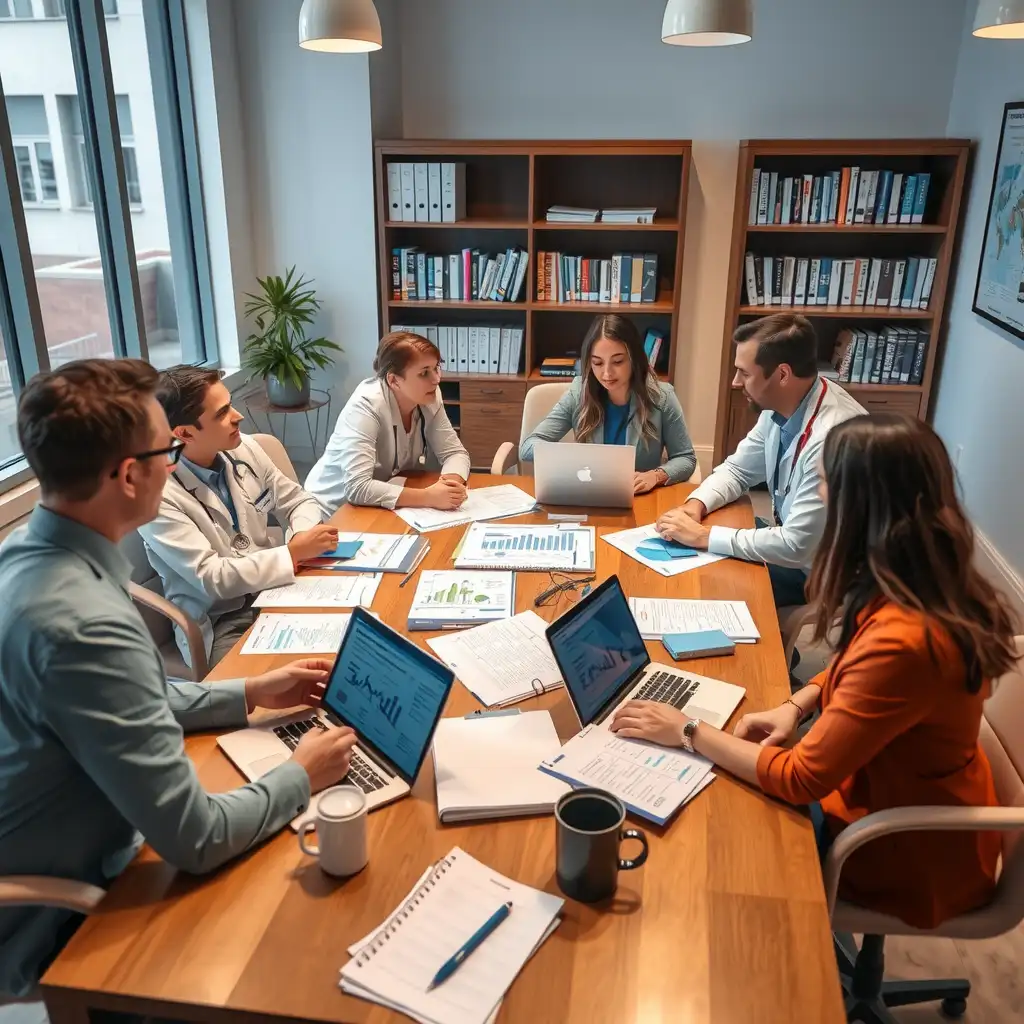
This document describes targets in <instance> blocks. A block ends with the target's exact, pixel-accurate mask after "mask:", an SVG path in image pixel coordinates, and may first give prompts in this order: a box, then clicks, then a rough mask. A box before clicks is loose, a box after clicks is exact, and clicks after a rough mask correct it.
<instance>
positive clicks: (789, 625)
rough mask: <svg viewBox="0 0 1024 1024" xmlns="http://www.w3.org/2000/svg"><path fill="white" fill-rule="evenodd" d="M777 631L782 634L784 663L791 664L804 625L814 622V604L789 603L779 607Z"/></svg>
mask: <svg viewBox="0 0 1024 1024" xmlns="http://www.w3.org/2000/svg"><path fill="white" fill-rule="evenodd" d="M778 614H779V632H780V633H781V634H782V649H783V651H784V652H785V654H786V664H787V665H792V664H793V651H794V649H795V648H796V642H797V640H798V639H799V637H800V631H801V630H802V629H803V628H804V626H809V625H811V623H812V622H814V606H813V605H810V604H789V605H785V606H784V607H782V608H780V609H779V612H778Z"/></svg>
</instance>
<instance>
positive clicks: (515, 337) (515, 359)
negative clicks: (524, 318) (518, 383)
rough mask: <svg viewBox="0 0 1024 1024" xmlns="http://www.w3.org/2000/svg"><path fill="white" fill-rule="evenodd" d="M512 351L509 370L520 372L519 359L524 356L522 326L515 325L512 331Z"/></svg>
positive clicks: (510, 371)
mask: <svg viewBox="0 0 1024 1024" xmlns="http://www.w3.org/2000/svg"><path fill="white" fill-rule="evenodd" d="M509 347H510V349H511V352H510V354H509V360H508V372H509V373H518V372H519V360H520V359H522V356H523V329H522V327H513V328H512V331H511V343H510V346H509Z"/></svg>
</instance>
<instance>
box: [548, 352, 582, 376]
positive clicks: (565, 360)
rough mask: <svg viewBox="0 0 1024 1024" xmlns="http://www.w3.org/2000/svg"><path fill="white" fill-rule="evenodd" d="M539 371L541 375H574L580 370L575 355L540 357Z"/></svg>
mask: <svg viewBox="0 0 1024 1024" xmlns="http://www.w3.org/2000/svg"><path fill="white" fill-rule="evenodd" d="M539 372H540V375H541V376H542V377H576V376H578V375H579V372H580V361H579V358H578V357H577V356H556V357H550V358H548V359H542V360H541V363H540V370H539Z"/></svg>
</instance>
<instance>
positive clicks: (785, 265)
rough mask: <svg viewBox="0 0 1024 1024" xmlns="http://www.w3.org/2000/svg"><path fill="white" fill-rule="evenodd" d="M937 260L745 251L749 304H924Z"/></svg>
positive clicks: (922, 306) (917, 306)
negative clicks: (814, 255)
mask: <svg viewBox="0 0 1024 1024" xmlns="http://www.w3.org/2000/svg"><path fill="white" fill-rule="evenodd" d="M937 265H938V261H937V260H935V259H933V258H929V257H917V256H910V257H908V258H906V259H869V258H866V257H865V258H862V259H838V258H836V259H833V258H831V257H827V256H822V257H818V258H811V257H804V256H755V255H754V254H753V253H752V252H748V253H747V254H746V257H745V269H746V291H747V305H749V306H888V307H890V308H893V309H895V308H900V309H927V308H928V302H929V300H930V299H931V294H932V285H933V284H934V281H935V269H936V267H937Z"/></svg>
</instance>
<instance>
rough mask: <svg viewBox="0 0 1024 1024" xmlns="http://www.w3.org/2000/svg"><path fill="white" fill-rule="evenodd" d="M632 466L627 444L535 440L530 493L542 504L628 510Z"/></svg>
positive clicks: (631, 451) (632, 451)
mask: <svg viewBox="0 0 1024 1024" xmlns="http://www.w3.org/2000/svg"><path fill="white" fill-rule="evenodd" d="M635 467H636V449H635V448H634V447H633V446H632V445H631V444H577V443H575V442H572V441H537V442H536V444H534V446H533V482H534V485H535V491H534V493H535V494H536V495H537V500H538V501H539V502H540V503H541V504H543V505H583V506H585V507H588V508H632V507H633V474H634V472H635Z"/></svg>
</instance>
